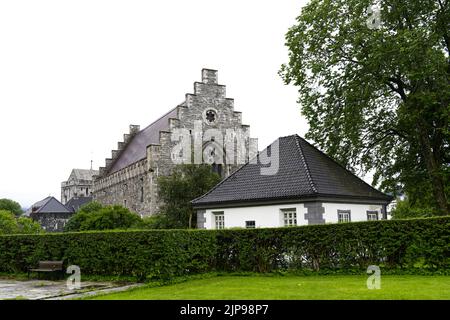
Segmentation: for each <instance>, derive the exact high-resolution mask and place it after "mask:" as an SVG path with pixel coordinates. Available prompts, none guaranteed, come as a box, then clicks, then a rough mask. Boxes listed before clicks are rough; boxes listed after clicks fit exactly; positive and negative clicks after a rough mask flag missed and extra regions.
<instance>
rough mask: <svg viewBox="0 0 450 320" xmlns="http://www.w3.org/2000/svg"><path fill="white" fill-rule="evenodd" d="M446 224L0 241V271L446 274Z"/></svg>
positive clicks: (442, 220) (448, 220) (449, 230)
mask: <svg viewBox="0 0 450 320" xmlns="http://www.w3.org/2000/svg"><path fill="white" fill-rule="evenodd" d="M449 239H450V217H439V218H426V219H411V220H389V221H386V220H382V221H368V222H354V223H346V224H327V225H315V226H302V227H290V228H270V229H242V230H226V229H225V230H146V231H103V232H79V233H58V234H44V235H28V236H26V235H11V236H0V272H25V271H26V270H27V268H29V267H31V266H34V265H35V264H36V263H37V262H38V261H40V260H61V259H62V260H65V261H66V263H67V264H75V265H78V266H80V267H81V272H82V274H86V275H105V276H136V277H138V278H139V279H145V278H159V279H161V278H162V279H169V278H172V277H174V276H183V275H189V274H195V273H204V272H212V271H219V272H221V271H227V272H229V271H232V272H271V271H285V270H286V271H293V272H296V273H305V274H310V273H316V272H320V273H342V274H345V273H350V274H355V273H361V272H362V271H364V270H366V268H367V266H368V265H372V264H375V265H378V266H380V267H381V268H382V270H383V273H385V272H391V273H392V272H400V273H403V272H410V273H422V272H433V273H446V272H447V273H448V270H450V247H449V245H448V243H449Z"/></svg>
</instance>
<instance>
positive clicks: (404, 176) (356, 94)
mask: <svg viewBox="0 0 450 320" xmlns="http://www.w3.org/2000/svg"><path fill="white" fill-rule="evenodd" d="M374 4H376V3H375V2H374V1H372V0H312V1H310V2H309V3H308V4H307V5H306V6H305V7H304V8H303V9H302V12H301V14H300V16H299V17H298V18H297V23H296V24H295V25H294V26H293V27H291V28H290V29H289V31H288V33H287V35H286V40H287V42H286V45H287V46H288V49H289V61H288V63H286V64H285V65H283V66H282V67H281V70H280V74H281V76H282V77H283V79H284V80H285V82H286V83H290V84H294V85H295V86H298V88H299V103H300V104H301V107H302V114H303V115H304V116H305V117H306V118H307V120H308V122H309V125H310V129H309V131H308V133H307V138H309V139H312V140H314V141H315V142H316V143H317V144H318V145H319V146H320V147H322V148H323V149H324V150H325V151H326V152H327V153H328V154H330V155H331V156H332V157H333V158H335V159H336V160H337V161H339V162H341V163H342V164H343V165H345V166H346V167H347V168H349V169H352V170H355V171H357V170H359V171H360V172H361V173H365V172H368V171H371V170H373V171H374V172H375V174H374V184H376V185H380V186H381V188H382V189H383V190H385V191H391V192H393V193H394V194H395V193H397V192H398V191H402V192H405V193H406V194H407V196H408V198H409V202H410V204H411V205H413V204H414V203H420V204H421V205H424V204H425V206H428V207H431V208H432V209H433V212H434V214H448V213H449V212H450V211H449V208H450V204H449V200H450V183H449V181H450V146H449V144H450V127H449V123H450V122H449V119H450V109H449V101H450V61H449V48H450V25H449V23H450V5H449V0H389V1H379V2H378V6H379V8H380V13H381V14H380V15H379V17H378V15H377V14H376V13H375V14H374V13H371V12H374V11H375V12H376V10H374V8H373V7H372V8H371V5H374ZM368 8H371V9H372V10H370V9H369V10H368ZM369 18H370V19H369Z"/></svg>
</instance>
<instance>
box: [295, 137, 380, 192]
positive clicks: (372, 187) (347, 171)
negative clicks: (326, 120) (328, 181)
mask: <svg viewBox="0 0 450 320" xmlns="http://www.w3.org/2000/svg"><path fill="white" fill-rule="evenodd" d="M297 136H298V135H297ZM298 137H299V138H300V139H302V140H303V141H305V142H306V143H307V144H308V145H309V146H310V147H311V148H313V149H314V150H317V151H318V152H319V153H320V154H321V155H323V156H325V157H326V158H328V159H329V160H331V161H332V162H334V163H335V164H337V165H338V166H339V167H341V168H342V169H344V170H345V172H346V173H347V174H351V175H352V176H354V177H355V178H357V179H358V180H360V181H362V182H363V183H364V184H366V185H367V186H369V187H370V188H371V189H373V190H375V191H376V192H378V193H381V194H383V195H386V194H385V193H384V192H382V191H380V190H378V189H376V188H375V187H374V186H372V185H371V184H369V183H367V182H366V181H364V179H362V178H360V177H359V176H357V175H356V174H355V173H353V172H351V171H350V170H348V169H347V168H346V167H344V166H343V165H342V164H340V163H339V162H337V161H336V160H335V159H333V158H332V157H330V156H329V155H328V154H326V153H325V152H323V151H322V150H320V149H319V148H317V147H315V146H313V145H312V144H311V143H309V142H308V141H307V140H305V139H303V138H302V137H300V136H298Z"/></svg>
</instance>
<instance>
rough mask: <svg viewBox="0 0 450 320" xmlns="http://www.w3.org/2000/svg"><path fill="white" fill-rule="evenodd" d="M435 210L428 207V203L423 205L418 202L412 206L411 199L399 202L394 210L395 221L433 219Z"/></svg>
mask: <svg viewBox="0 0 450 320" xmlns="http://www.w3.org/2000/svg"><path fill="white" fill-rule="evenodd" d="M433 212H434V208H430V207H429V206H427V203H425V204H421V203H418V202H416V203H415V205H414V206H411V203H410V201H409V199H405V200H400V201H397V204H396V206H395V208H394V209H393V210H392V212H391V214H392V218H393V219H410V218H414V217H432V216H433Z"/></svg>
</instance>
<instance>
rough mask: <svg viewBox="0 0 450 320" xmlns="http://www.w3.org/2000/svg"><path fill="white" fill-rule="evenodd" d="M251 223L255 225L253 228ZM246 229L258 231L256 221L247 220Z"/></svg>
mask: <svg viewBox="0 0 450 320" xmlns="http://www.w3.org/2000/svg"><path fill="white" fill-rule="evenodd" d="M250 223H253V226H251V225H250ZM245 229H256V221H255V220H246V221H245Z"/></svg>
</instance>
